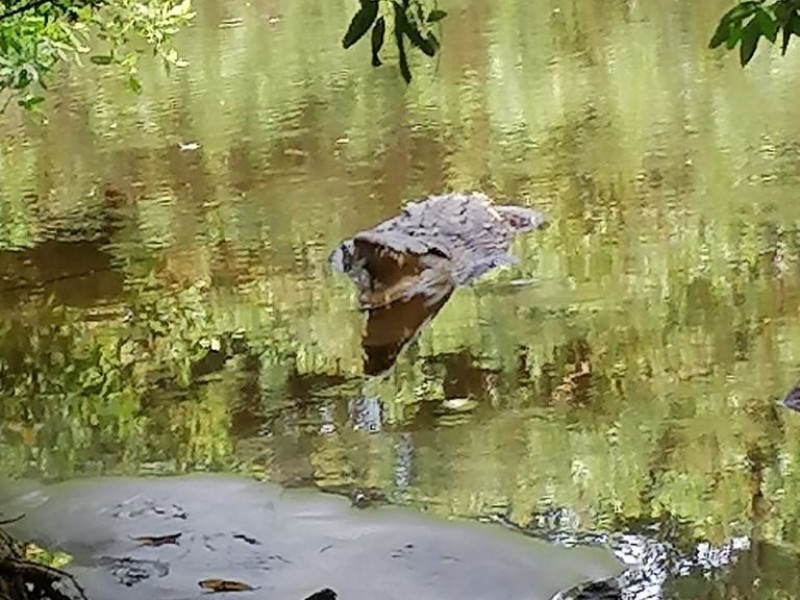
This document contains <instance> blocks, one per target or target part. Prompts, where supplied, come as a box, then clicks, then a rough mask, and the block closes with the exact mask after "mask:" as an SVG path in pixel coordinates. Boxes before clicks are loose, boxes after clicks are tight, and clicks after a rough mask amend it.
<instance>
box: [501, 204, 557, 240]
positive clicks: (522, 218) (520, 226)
mask: <svg viewBox="0 0 800 600" xmlns="http://www.w3.org/2000/svg"><path fill="white" fill-rule="evenodd" d="M494 209H495V210H496V211H497V213H498V214H499V215H500V217H501V218H502V219H503V222H504V223H505V224H506V225H508V227H509V228H511V230H512V231H513V232H514V233H527V232H529V231H533V230H534V229H541V228H542V227H545V226H547V218H546V217H545V216H544V214H543V213H540V212H539V211H537V210H533V209H532V208H526V207H525V206H514V205H510V204H506V205H499V206H495V207H494Z"/></svg>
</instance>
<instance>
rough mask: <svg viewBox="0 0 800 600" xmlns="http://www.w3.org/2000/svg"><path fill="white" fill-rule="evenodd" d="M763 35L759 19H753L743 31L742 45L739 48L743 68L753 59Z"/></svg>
mask: <svg viewBox="0 0 800 600" xmlns="http://www.w3.org/2000/svg"><path fill="white" fill-rule="evenodd" d="M761 35H762V33H761V27H760V26H759V24H758V21H757V19H755V18H753V19H752V20H751V21H750V22H749V23H748V24H747V26H746V27H745V28H744V30H743V31H742V45H741V46H740V47H739V62H740V63H741V65H742V66H743V67H744V66H745V65H746V64H747V63H749V62H750V59H751V58H753V54H755V51H756V48H757V47H758V40H759V39H760V38H761Z"/></svg>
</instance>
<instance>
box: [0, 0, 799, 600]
mask: <svg viewBox="0 0 800 600" xmlns="http://www.w3.org/2000/svg"><path fill="white" fill-rule="evenodd" d="M602 4H603V5H602V7H601V6H600V5H599V4H596V3H587V2H577V1H576V2H572V3H568V4H564V3H560V2H555V1H551V2H549V1H538V0H537V1H536V2H525V1H522V0H509V1H505V2H502V3H497V2H486V1H483V0H481V1H471V2H467V1H465V0H464V1H461V0H450V1H449V2H448V3H447V6H446V8H447V10H449V12H450V16H449V17H448V19H447V20H446V21H445V22H444V26H443V27H444V29H443V32H442V35H443V46H444V51H443V53H442V55H441V57H440V58H439V59H438V60H436V61H433V62H431V61H427V60H422V59H419V57H416V58H415V59H414V63H413V64H412V68H413V70H414V74H415V80H414V83H413V84H412V85H411V86H410V87H406V86H405V84H404V83H403V82H402V79H401V78H400V76H399V73H398V72H397V70H396V68H395V67H394V63H393V61H391V60H387V64H386V66H385V67H382V68H380V69H377V70H375V69H371V68H370V67H369V54H368V53H369V49H368V48H367V47H363V48H359V47H356V48H354V49H353V50H352V51H349V52H344V51H343V50H342V49H341V45H340V38H341V35H342V32H343V31H344V29H345V28H346V25H347V21H348V16H349V11H350V10H351V9H352V6H350V4H349V3H346V2H339V1H337V2H321V1H316V0H313V1H311V2H310V3H296V2H295V3H292V2H284V1H281V0H278V1H275V0H272V1H265V0H262V1H260V2H255V1H254V2H250V3H249V4H245V3H238V2H223V1H219V2H202V3H198V5H197V9H198V17H197V22H196V25H195V27H193V28H192V29H190V30H188V31H186V32H184V33H183V34H182V35H181V38H180V50H181V52H182V53H183V55H184V56H185V57H186V58H187V59H188V60H189V61H190V66H189V67H187V68H186V69H183V70H179V71H177V72H174V73H173V74H172V75H170V76H167V75H166V74H164V73H162V72H161V71H160V70H159V69H158V68H157V67H156V66H153V65H148V64H146V65H144V66H143V69H144V77H145V82H144V83H145V85H144V92H143V94H142V95H141V96H139V97H136V96H133V95H131V94H130V93H129V92H127V91H126V89H125V86H124V82H123V81H121V80H117V79H115V78H113V77H111V76H109V75H108V74H107V73H106V72H105V71H104V70H102V69H101V68H98V67H95V66H88V67H86V68H84V69H81V70H77V69H75V70H73V71H72V72H70V73H66V74H65V75H64V79H63V84H62V85H61V86H59V87H58V88H56V89H55V90H53V92H52V94H51V95H50V96H49V97H48V107H49V113H48V123H47V125H46V126H40V125H36V124H34V123H32V122H30V121H28V120H26V118H25V117H24V116H23V115H21V114H17V113H13V112H11V113H9V114H8V115H6V116H5V118H4V121H3V122H2V123H0V135H2V147H0V312H1V313H2V322H1V323H0V385H1V386H2V387H0V394H2V402H0V419H1V420H2V424H1V425H0V469H2V471H4V472H5V473H6V474H10V475H14V476H23V475H24V476H44V477H46V478H69V477H74V476H78V475H86V474H110V473H115V474H137V473H182V472H187V471H194V470H224V471H238V472H244V473H250V474H253V475H256V476H258V477H264V478H268V479H270V480H273V481H277V482H280V483H283V484H287V485H297V486H304V485H308V484H313V485H316V486H319V487H321V488H324V489H329V490H338V491H342V492H343V493H355V492H356V491H358V490H361V491H364V490H366V491H368V492H369V493H374V494H376V495H378V496H381V497H384V498H386V499H388V500H389V501H391V502H397V503H409V504H412V505H414V506H417V507H421V508H425V509H426V510H429V511H432V512H435V513H439V514H443V515H461V516H471V517H480V518H483V519H492V520H501V521H503V522H505V523H506V524H508V525H509V526H511V527H517V528H522V529H524V530H526V531H528V532H532V533H535V534H537V535H542V536H544V537H547V538H549V539H556V540H560V541H563V542H564V543H570V542H571V541H574V540H601V541H603V542H604V543H609V544H611V545H612V546H614V547H615V548H617V549H618V550H619V552H620V555H623V556H625V557H626V560H628V561H629V562H630V563H631V565H632V566H633V567H634V570H633V571H632V572H631V575H630V581H629V583H630V588H629V591H628V594H629V597H631V598H743V597H754V596H757V597H759V598H786V597H796V596H798V595H800V578H798V575H797V569H796V564H797V560H798V550H800V547H799V546H800V509H798V503H797V501H796V496H795V494H794V492H795V491H797V490H798V489H799V488H800V473H799V472H798V469H800V463H798V457H800V421H799V420H798V414H797V413H793V412H789V411H786V410H785V409H783V408H781V407H780V406H779V405H778V404H777V401H778V400H779V399H780V398H781V397H782V396H783V394H784V393H785V392H786V390H788V389H789V387H790V386H791V385H792V384H793V383H794V381H795V380H796V378H797V376H798V373H800V369H799V368H798V367H800V316H799V315H800V278H799V277H798V275H800V263H799V262H798V261H799V260H800V231H799V230H798V223H800V205H798V203H797V202H796V190H797V183H798V179H799V178H800V168H798V165H800V146H799V145H798V143H797V141H796V140H797V139H800V118H798V117H800V114H798V113H800V107H798V106H797V103H795V102H791V99H792V98H793V97H794V95H793V92H794V90H796V89H797V85H798V77H800V75H798V73H800V68H798V67H799V66H800V65H798V61H800V54H798V53H797V51H795V50H790V51H789V53H788V54H787V56H786V57H784V58H780V57H779V56H778V54H777V53H771V52H769V51H763V52H762V51H760V52H759V55H758V56H757V57H756V59H754V61H753V62H752V63H751V65H750V66H749V67H748V68H747V69H745V70H743V69H741V68H740V67H739V66H738V64H737V62H736V57H735V56H733V55H730V56H727V55H724V54H720V53H716V52H711V51H709V50H707V41H708V38H709V36H710V34H711V32H712V31H713V27H714V25H715V22H716V19H717V18H718V17H719V15H720V14H721V13H722V11H723V10H724V9H725V8H726V7H727V3H726V2H724V1H722V0H719V1H715V2H710V3H691V2H683V1H677V0H672V1H671V0H665V1H661V2H656V3H642V2H634V1H631V2H622V1H613V2H604V3H602ZM190 143H193V144H197V145H198V146H197V147H196V148H194V146H192V147H191V148H194V149H187V148H186V146H181V144H190ZM448 190H480V191H482V192H485V193H487V194H489V195H490V196H492V197H493V198H495V199H496V200H497V201H498V202H518V203H526V204H529V205H531V206H534V207H536V208H538V209H541V210H543V211H545V212H546V213H547V214H548V215H549V216H550V218H551V220H552V225H551V227H550V228H549V229H548V230H546V231H545V232H541V233H536V234H533V235H530V236H526V237H525V238H524V239H521V240H519V242H518V243H517V244H515V246H514V253H515V254H516V255H517V256H519V257H520V258H521V260H520V263H519V264H518V265H516V266H514V267H511V268H507V269H504V270H502V271H497V272H494V273H493V274H492V275H491V276H489V277H487V278H485V279H483V280H481V281H480V282H479V283H478V284H476V285H475V286H473V287H471V288H467V289H461V290H459V291H457V292H456V293H455V294H454V295H453V297H452V298H451V299H450V301H449V302H448V303H447V305H446V306H445V307H444V308H443V309H442V310H441V312H440V313H439V314H438V315H437V317H436V318H435V320H434V321H433V322H432V323H431V324H430V326H429V327H427V328H426V329H425V330H424V331H423V332H422V334H421V336H420V339H419V340H418V342H417V343H416V344H415V345H413V346H412V347H410V348H408V349H407V350H406V351H405V352H404V353H403V354H401V356H400V358H399V360H398V362H397V364H396V365H395V367H394V369H393V370H392V371H391V373H390V374H389V375H388V376H387V377H386V378H381V379H367V378H364V377H363V372H362V369H363V365H362V357H361V347H360V344H359V339H360V328H361V315H360V314H359V313H358V312H357V311H356V310H355V302H354V297H353V290H352V287H351V286H350V284H349V282H347V281H346V279H345V278H342V277H341V276H336V275H334V274H333V273H331V272H330V269H329V268H328V266H327V264H326V257H327V255H328V252H329V251H330V249H331V248H332V247H333V246H334V245H335V244H336V243H338V242H339V241H340V240H341V239H342V238H345V237H348V236H350V235H351V234H352V233H354V232H355V231H356V230H358V229H360V228H363V227H368V226H371V225H373V224H375V223H377V222H378V221H381V220H383V219H385V218H388V217H390V216H393V215H394V214H396V212H397V210H398V209H399V207H400V206H401V205H402V204H403V203H404V202H405V201H406V200H409V199H414V198H419V197H421V196H424V195H425V194H428V193H440V192H443V191H448ZM520 283H521V284H520ZM639 567H641V568H640V569H639ZM637 569H639V570H637Z"/></svg>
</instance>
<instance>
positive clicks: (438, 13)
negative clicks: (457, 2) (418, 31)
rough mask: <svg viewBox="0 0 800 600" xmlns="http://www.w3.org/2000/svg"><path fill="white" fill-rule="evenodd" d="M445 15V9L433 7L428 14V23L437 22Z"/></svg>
mask: <svg viewBox="0 0 800 600" xmlns="http://www.w3.org/2000/svg"><path fill="white" fill-rule="evenodd" d="M446 16H447V11H444V10H439V9H438V8H435V9H433V10H432V11H431V12H430V14H429V15H428V23H437V22H438V21H441V20H442V19H444V18H445V17H446Z"/></svg>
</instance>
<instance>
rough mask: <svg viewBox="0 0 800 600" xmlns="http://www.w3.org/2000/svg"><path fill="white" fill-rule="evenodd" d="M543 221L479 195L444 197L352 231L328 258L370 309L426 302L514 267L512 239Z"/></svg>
mask: <svg viewBox="0 0 800 600" xmlns="http://www.w3.org/2000/svg"><path fill="white" fill-rule="evenodd" d="M545 224H546V219H545V217H544V215H543V214H542V213H540V212H538V211H535V210H533V209H530V208H526V207H523V206H515V205H496V204H493V203H492V201H491V200H490V199H489V198H488V197H487V196H486V195H485V194H481V193H471V194H445V195H440V196H429V197H428V198H426V199H424V200H421V201H417V202H411V203H409V204H407V205H406V206H405V207H404V208H403V210H402V211H401V213H400V214H399V215H398V216H396V217H393V218H391V219H388V220H386V221H383V222H382V223H379V224H378V225H376V226H374V227H372V228H370V229H366V230H364V231H360V232H358V233H356V234H355V235H354V236H353V237H352V238H350V239H347V240H344V241H343V242H342V243H341V244H339V245H338V246H337V247H336V248H335V249H334V250H333V252H331V254H330V257H329V262H330V264H331V266H332V267H333V268H334V269H335V270H337V271H339V272H341V273H345V274H347V275H348V276H349V277H350V278H351V279H352V280H353V282H354V283H355V285H356V287H357V289H358V300H359V305H360V307H361V308H362V309H366V310H371V309H377V308H381V307H386V306H389V305H391V304H393V303H395V302H397V301H401V302H402V301H407V300H409V299H410V298H412V297H414V296H418V295H422V296H424V297H426V298H428V300H429V302H430V303H431V304H433V303H436V302H438V301H440V300H441V299H442V298H444V297H446V296H449V295H450V293H451V292H452V291H453V289H454V288H455V287H457V286H463V285H467V284H469V283H471V282H472V281H474V280H475V279H477V278H479V277H480V276H482V275H484V274H485V273H487V272H488V271H490V270H491V269H493V268H495V267H498V266H501V265H506V264H512V263H514V262H516V259H515V258H514V257H513V256H511V255H510V254H509V253H508V249H509V247H510V246H511V243H512V242H513V240H514V238H515V237H516V235H518V234H520V233H525V232H529V231H533V230H535V229H538V228H540V227H542V226H544V225H545Z"/></svg>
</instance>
